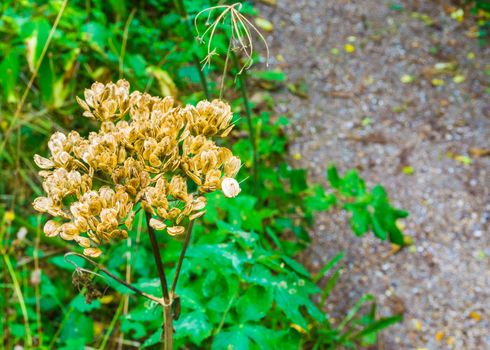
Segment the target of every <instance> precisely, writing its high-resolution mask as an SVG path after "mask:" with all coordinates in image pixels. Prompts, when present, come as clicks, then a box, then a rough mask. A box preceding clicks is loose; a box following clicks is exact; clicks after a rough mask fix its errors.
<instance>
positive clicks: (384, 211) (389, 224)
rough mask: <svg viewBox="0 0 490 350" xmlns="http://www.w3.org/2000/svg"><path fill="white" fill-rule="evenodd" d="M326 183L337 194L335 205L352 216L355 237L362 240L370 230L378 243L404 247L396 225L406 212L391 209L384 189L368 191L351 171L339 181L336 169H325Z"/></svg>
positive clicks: (380, 187) (362, 181)
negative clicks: (341, 205)
mask: <svg viewBox="0 0 490 350" xmlns="http://www.w3.org/2000/svg"><path fill="white" fill-rule="evenodd" d="M327 179H328V181H329V182H330V185H331V186H332V187H333V188H334V189H335V190H336V193H335V196H336V197H337V201H339V202H342V203H343V208H344V209H346V210H347V211H349V212H350V213H351V219H350V224H351V227H352V230H353V231H354V233H355V234H356V235H358V236H362V235H363V234H365V233H366V232H368V231H369V230H371V231H372V232H373V233H374V234H375V236H376V237H378V238H379V239H382V240H386V239H389V241H390V242H392V243H395V244H398V245H403V244H404V241H403V233H402V232H401V231H400V229H399V228H398V226H397V225H396V222H397V220H398V219H401V218H406V217H407V216H408V212H406V211H404V210H400V209H397V208H394V207H392V206H391V204H390V200H389V198H388V195H387V194H386V191H385V189H384V188H383V186H381V185H379V184H378V185H376V186H374V187H373V189H372V190H371V191H368V190H367V189H366V184H365V182H364V180H363V179H361V178H360V177H359V175H358V174H357V171H355V170H350V171H348V172H347V173H346V174H345V175H344V176H343V177H340V176H339V174H338V171H337V168H336V167H335V166H330V167H329V168H328V169H327Z"/></svg>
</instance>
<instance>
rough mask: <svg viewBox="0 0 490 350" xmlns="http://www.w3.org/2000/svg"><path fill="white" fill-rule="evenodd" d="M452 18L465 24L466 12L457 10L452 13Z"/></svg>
mask: <svg viewBox="0 0 490 350" xmlns="http://www.w3.org/2000/svg"><path fill="white" fill-rule="evenodd" d="M451 18H452V19H454V20H456V21H458V22H463V20H464V11H463V9H457V10H456V11H454V12H452V13H451Z"/></svg>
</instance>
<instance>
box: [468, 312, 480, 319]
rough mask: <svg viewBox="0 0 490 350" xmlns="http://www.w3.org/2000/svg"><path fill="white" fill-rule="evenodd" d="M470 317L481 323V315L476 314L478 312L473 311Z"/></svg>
mask: <svg viewBox="0 0 490 350" xmlns="http://www.w3.org/2000/svg"><path fill="white" fill-rule="evenodd" d="M469 316H470V317H471V318H472V319H474V320H475V321H480V320H481V315H480V314H479V313H478V312H476V311H471V312H470V314H469Z"/></svg>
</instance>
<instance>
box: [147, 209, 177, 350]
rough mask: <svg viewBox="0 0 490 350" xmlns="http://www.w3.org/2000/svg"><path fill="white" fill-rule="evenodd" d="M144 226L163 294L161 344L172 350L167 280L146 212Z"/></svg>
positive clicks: (167, 349)
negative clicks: (148, 237)
mask: <svg viewBox="0 0 490 350" xmlns="http://www.w3.org/2000/svg"><path fill="white" fill-rule="evenodd" d="M145 214H146V226H147V228H148V235H149V236H150V242H151V248H152V250H153V257H154V258H155V263H156V265H157V271H158V277H159V278H160V284H161V286H162V294H163V301H164V304H163V325H162V326H163V334H162V337H163V342H164V349H165V350H172V349H173V335H174V329H173V325H172V321H173V320H172V299H171V295H169V292H168V286H167V279H166V278H165V271H164V269H163V264H162V256H161V255H160V249H159V248H158V242H157V238H156V236H155V231H154V230H153V227H151V226H150V220H151V214H150V213H148V212H146V213H145Z"/></svg>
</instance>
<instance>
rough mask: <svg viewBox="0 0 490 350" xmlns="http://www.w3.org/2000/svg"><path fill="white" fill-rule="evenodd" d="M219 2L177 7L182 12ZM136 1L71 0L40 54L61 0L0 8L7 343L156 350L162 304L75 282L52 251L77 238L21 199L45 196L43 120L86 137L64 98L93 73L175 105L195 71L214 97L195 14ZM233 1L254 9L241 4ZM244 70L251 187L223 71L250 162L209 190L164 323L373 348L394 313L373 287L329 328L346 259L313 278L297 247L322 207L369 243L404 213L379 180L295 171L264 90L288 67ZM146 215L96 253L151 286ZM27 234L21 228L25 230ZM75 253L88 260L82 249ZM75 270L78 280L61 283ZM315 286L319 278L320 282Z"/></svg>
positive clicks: (215, 343) (200, 92) (206, 344)
mask: <svg viewBox="0 0 490 350" xmlns="http://www.w3.org/2000/svg"><path fill="white" fill-rule="evenodd" d="M176 3H178V2H176ZM215 4H216V2H214V1H207V0H199V1H186V2H185V6H186V9H187V12H188V13H189V16H190V18H192V17H193V16H195V14H196V13H198V12H199V11H200V10H202V9H204V8H206V7H209V6H212V5H215ZM135 6H136V5H134V4H133V3H132V2H130V1H112V0H111V1H108V2H103V1H99V0H97V1H89V2H85V1H73V2H72V1H69V2H68V6H67V7H66V9H65V12H64V14H63V15H62V17H61V20H60V23H59V25H58V27H57V28H56V30H55V31H54V35H53V37H52V41H51V44H50V45H49V47H48V48H47V51H46V55H45V56H44V58H43V59H42V52H43V50H44V48H45V44H46V41H47V38H48V36H49V33H50V31H51V28H52V27H51V26H52V24H53V22H54V20H55V18H56V16H57V14H58V12H59V11H60V9H61V2H59V1H52V2H49V3H45V2H37V1H34V0H28V1H6V2H3V3H2V4H1V5H0V13H2V17H1V19H0V33H1V35H2V37H3V38H5V39H4V40H2V41H1V42H0V86H1V89H0V90H1V91H0V99H1V101H0V102H1V105H2V120H1V123H0V131H1V133H2V137H1V138H0V146H1V147H2V148H1V149H0V152H1V153H0V163H1V170H0V171H1V176H2V179H4V178H7V175H8V177H9V181H1V184H0V193H2V200H3V199H5V200H6V203H5V204H3V205H1V206H0V252H1V253H2V256H3V257H5V258H4V259H3V260H0V266H1V269H0V271H1V272H0V278H1V279H2V288H5V293H3V292H2V293H0V311H1V312H0V314H1V315H2V316H1V317H0V327H1V329H2V334H6V335H7V337H6V338H5V339H3V342H4V343H3V345H4V346H5V347H6V348H13V347H14V346H15V345H17V344H23V345H25V344H27V343H28V341H27V338H28V335H30V336H31V338H32V339H33V344H34V347H37V348H39V349H53V348H56V349H83V348H84V347H86V346H90V347H97V348H104V347H105V348H112V347H115V346H116V341H119V340H123V341H124V342H126V343H127V344H133V345H134V344H137V345H136V346H140V347H141V348H158V345H157V343H158V342H159V341H160V335H161V322H162V315H161V310H160V308H159V307H158V306H157V305H155V304H153V303H151V302H149V301H147V300H145V299H143V298H139V297H137V296H136V295H135V294H133V293H132V292H131V291H129V290H128V289H126V288H125V287H122V286H120V285H118V284H116V283H113V282H112V281H111V280H110V279H107V278H104V277H101V276H97V275H84V278H85V279H86V280H83V281H80V280H77V278H78V277H79V276H78V274H76V273H75V274H74V266H73V265H71V264H69V263H67V262H66V261H64V259H63V255H64V253H65V252H66V251H71V250H76V248H73V246H72V245H70V244H68V243H65V242H63V241H61V240H58V239H56V238H46V237H44V235H42V232H41V227H42V224H43V220H44V218H42V217H41V216H35V215H32V212H31V211H30V210H29V209H27V208H30V202H31V201H32V197H33V195H34V194H38V193H39V192H40V188H39V185H38V181H37V180H36V177H37V175H36V172H35V170H34V167H33V166H32V156H33V154H34V153H40V154H44V153H46V151H45V149H43V147H45V145H46V144H47V138H48V137H49V135H50V134H51V132H52V131H53V130H65V129H77V130H78V131H79V132H80V134H87V133H88V132H89V131H90V130H91V129H92V127H93V126H92V124H91V123H90V122H89V121H88V120H87V119H84V118H81V117H78V116H79V115H80V114H81V113H80V111H79V110H78V107H77V106H75V101H74V97H75V96H77V95H80V94H81V93H82V89H83V88H85V87H88V86H90V84H91V83H92V82H93V81H94V80H100V81H104V82H106V81H109V80H116V79H117V78H118V77H119V76H124V77H125V78H126V79H127V80H129V81H130V82H131V84H132V86H134V88H136V89H139V90H147V91H150V92H151V93H153V94H155V95H158V94H168V93H174V94H175V95H176V98H178V100H179V101H181V102H182V103H186V102H193V101H196V100H198V99H201V98H203V97H204V95H205V92H204V89H203V86H202V85H200V84H201V83H202V77H203V75H204V78H205V79H207V85H206V86H207V88H208V89H209V93H210V94H211V96H217V95H218V91H217V85H218V84H217V83H216V79H215V77H216V74H217V72H222V71H223V67H224V60H223V59H217V60H216V62H214V63H212V64H211V65H210V66H209V67H208V68H207V69H206V70H205V71H204V72H203V73H200V66H198V65H196V63H195V56H197V57H199V58H201V59H202V58H203V57H204V56H205V48H203V47H201V46H199V45H196V42H195V40H194V38H193V35H194V34H193V33H192V32H191V31H189V29H190V28H191V27H190V24H191V21H188V20H182V19H181V16H180V15H179V11H178V10H177V9H176V8H174V2H171V1H156V0H152V1H148V2H147V3H146V4H145V6H144V7H143V8H138V9H137V11H133V10H134V9H136V7H135ZM34 8H35V9H34ZM244 11H245V13H247V14H249V15H254V14H255V12H256V11H255V9H254V8H253V6H252V5H251V4H246V6H244ZM125 28H127V33H128V35H127V38H126V39H127V40H125V39H124V32H125ZM217 38H218V40H217V43H216V45H217V47H218V48H222V49H223V50H224V51H226V48H227V42H226V38H225V37H223V36H221V37H219V36H217ZM124 42H126V47H125V48H124V50H123V43H124ZM123 52H124V54H123ZM41 59H42V60H41ZM37 65H39V71H38V73H37V77H36V78H35V79H34V84H33V88H32V90H30V91H28V92H27V93H28V95H27V100H26V101H28V102H27V103H26V104H25V105H24V106H23V109H22V111H21V112H22V113H20V115H19V116H16V114H15V110H16V108H17V107H18V103H19V102H20V100H21V97H22V95H23V94H24V91H25V85H26V84H25V83H24V81H28V80H29V78H30V77H31V75H32V73H33V71H34V70H35V67H36V66H37ZM219 74H220V73H219ZM249 77H250V80H249V81H248V83H249V86H251V87H252V88H253V89H254V92H255V91H257V92H260V99H258V100H256V99H254V100H253V102H250V101H249V103H250V106H251V110H252V114H253V119H252V123H253V127H254V128H255V132H256V140H255V144H256V146H257V156H258V163H257V166H258V171H257V173H258V175H259V177H258V183H259V184H260V185H259V186H257V187H256V188H255V186H253V181H251V179H250V178H251V177H252V170H251V168H252V166H253V154H252V147H251V145H250V141H249V139H248V138H247V137H246V136H247V133H248V132H249V129H248V125H247V120H246V119H245V111H246V108H245V107H244V106H243V100H242V98H238V97H237V96H238V93H237V92H236V91H235V90H234V89H235V88H236V86H235V85H234V84H235V82H234V79H233V78H234V77H229V79H227V80H226V81H225V82H226V84H225V87H226V91H229V93H228V94H229V97H228V98H229V99H230V103H231V104H232V106H233V109H234V112H235V113H236V118H235V120H236V131H235V132H234V133H233V134H232V138H233V142H232V144H231V145H229V147H231V148H233V152H234V153H235V154H237V155H238V156H240V158H241V159H242V161H243V162H244V164H245V166H244V167H243V169H242V170H241V172H240V174H239V176H240V179H241V180H242V181H243V182H242V183H241V186H242V188H243V191H242V193H241V194H240V195H239V196H238V197H236V198H233V199H227V198H224V197H223V196H222V195H220V194H219V193H214V194H211V195H209V196H208V208H207V213H206V215H205V216H204V217H203V218H202V220H200V222H199V223H200V224H199V225H196V227H195V230H194V234H193V239H192V242H191V246H190V248H189V250H188V254H187V258H186V260H185V261H184V265H183V267H182V276H181V279H180V280H179V286H178V288H177V293H178V295H179V296H180V301H181V302H180V303H181V305H180V307H181V312H180V318H179V319H178V320H176V321H175V323H174V326H175V329H176V333H175V337H176V348H184V347H185V348H188V349H209V348H210V349H227V348H230V346H231V347H233V348H234V349H276V348H284V349H285V350H286V349H298V348H299V347H300V346H302V347H303V348H312V349H329V348H336V347H340V346H343V347H355V346H357V345H368V344H373V343H375V341H376V333H377V332H378V331H379V330H381V329H382V328H384V327H387V326H389V325H390V324H392V323H393V322H396V321H397V320H399V318H398V317H392V318H381V319H379V318H377V315H376V309H375V305H374V299H373V297H371V296H365V297H363V298H361V299H360V301H359V302H358V303H357V304H355V306H354V307H353V309H352V310H351V312H349V314H348V315H346V317H345V319H344V320H343V321H342V322H341V323H340V324H332V323H331V321H330V318H329V316H328V315H326V314H325V313H324V312H323V311H322V308H323V306H324V303H325V302H326V300H327V298H328V297H329V295H330V293H331V291H332V290H333V288H334V286H335V283H336V282H337V280H338V279H339V278H340V268H339V267H338V264H339V262H340V261H341V259H342V254H339V255H337V256H335V257H333V258H332V260H331V261H330V262H329V263H328V264H327V265H326V266H325V267H324V268H323V269H322V270H321V271H320V272H319V273H317V274H315V275H314V276H311V274H310V272H309V271H308V270H307V269H306V268H305V267H304V266H303V265H302V264H300V263H299V262H298V261H297V260H295V258H296V257H297V256H298V254H300V253H301V252H302V251H303V250H304V249H305V248H306V247H307V246H308V244H309V242H310V238H309V235H308V230H310V229H311V227H312V225H313V224H314V217H315V213H317V212H323V211H327V210H330V209H332V208H333V207H335V206H340V207H343V208H344V209H345V210H347V211H349V212H350V213H351V215H352V218H351V225H352V229H353V231H354V232H355V233H356V234H357V235H362V234H364V233H365V232H367V231H368V230H372V231H373V232H374V234H375V235H376V236H378V237H379V238H381V239H388V238H389V239H390V241H392V242H394V243H398V244H401V243H400V242H402V241H403V236H402V233H401V232H400V231H399V230H398V228H397V226H396V220H397V219H398V218H402V217H405V216H406V213H405V212H403V211H400V210H398V209H395V208H393V207H392V206H391V204H390V202H389V199H388V196H387V195H386V193H385V191H384V189H383V188H382V187H381V186H379V185H378V186H376V187H374V188H373V189H372V190H370V191H369V190H367V189H366V186H365V183H364V181H363V180H362V179H361V178H360V177H359V176H358V174H357V173H356V172H355V171H350V172H347V173H346V174H345V175H344V176H343V177H341V176H339V174H338V173H337V170H336V169H335V168H329V169H328V180H329V182H330V184H331V187H332V188H333V191H326V190H325V188H324V187H323V186H321V185H320V184H311V183H309V181H308V174H307V171H306V170H305V169H296V168H292V167H291V166H290V165H289V164H288V162H287V160H288V158H287V146H288V140H287V137H286V135H285V132H284V127H285V126H286V125H287V124H288V123H289V121H288V120H287V118H286V117H284V116H276V115H274V114H273V113H272V112H271V109H272V108H270V107H271V106H272V101H273V97H272V96H271V95H270V94H269V93H268V92H267V91H264V90H261V89H260V88H259V86H266V87H267V88H271V87H273V88H275V87H279V86H282V84H284V83H285V80H286V77H285V75H284V73H282V72H280V71H262V72H251V74H250V75H249ZM264 84H265V85H264ZM225 96H228V95H227V94H225ZM250 100H252V99H250ZM72 115H74V116H76V117H71V116H72ZM67 116H68V117H67ZM240 116H241V118H240ZM7 134H8V136H9V137H8V138H7V137H6V136H7ZM22 145H28V147H27V146H26V147H22ZM13 174H15V175H16V176H12V175H13ZM4 194H5V195H4ZM7 208H14V209H15V210H14V211H11V210H10V209H9V210H7ZM142 223H143V216H140V217H137V218H136V219H135V229H134V230H133V231H132V232H130V240H128V241H124V242H120V243H118V244H115V245H114V246H111V247H110V249H108V251H107V254H104V256H103V258H102V259H105V260H102V261H101V263H102V264H103V265H105V266H106V267H107V268H108V269H109V270H110V271H112V272H113V273H114V274H116V275H117V276H118V277H120V278H122V279H124V278H125V276H129V277H130V280H131V282H132V283H133V284H134V285H135V286H137V287H138V288H140V289H142V290H144V291H147V292H149V293H154V294H156V295H159V293H161V292H160V284H159V281H158V280H156V279H154V276H156V268H155V266H154V264H153V263H149V262H150V261H152V256H151V253H150V252H151V249H150V243H149V241H148V239H147V237H146V234H145V232H144V231H142V226H143V225H142ZM25 230H27V233H28V234H27V236H26V237H23V232H24V231H25ZM158 238H159V240H161V241H162V255H163V256H164V260H165V263H166V267H168V268H169V269H170V272H171V273H170V276H172V275H173V273H174V271H173V270H171V269H172V268H175V264H176V262H177V260H178V254H179V252H180V248H181V244H182V243H181V242H179V241H175V240H172V239H170V238H169V237H164V236H163V235H162V236H161V237H158ZM72 260H76V258H75V257H74V258H73V259H72ZM7 261H9V262H11V264H12V269H10V270H8V269H6V268H5V267H6V262H7ZM76 263H77V264H78V265H79V266H80V267H83V266H84V264H83V261H82V260H78V261H76ZM72 277H74V278H75V281H74V282H77V286H70V285H69V282H70V279H71V278H72ZM320 281H322V282H323V283H324V287H323V288H320V287H318V282H320ZM81 282H83V283H81ZM126 298H127V301H126ZM86 299H88V300H90V301H91V303H87V302H86V301H85V300H86ZM91 299H93V300H91ZM313 300H320V303H315V302H313ZM126 302H127V304H126ZM368 304H369V305H368ZM125 305H127V308H126V306H125ZM5 308H6V309H5ZM366 309H367V310H366ZM4 311H6V312H4ZM3 315H7V318H5V319H4V318H3ZM130 342H133V343H130ZM126 343H125V344H126ZM128 346H130V345H128Z"/></svg>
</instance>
